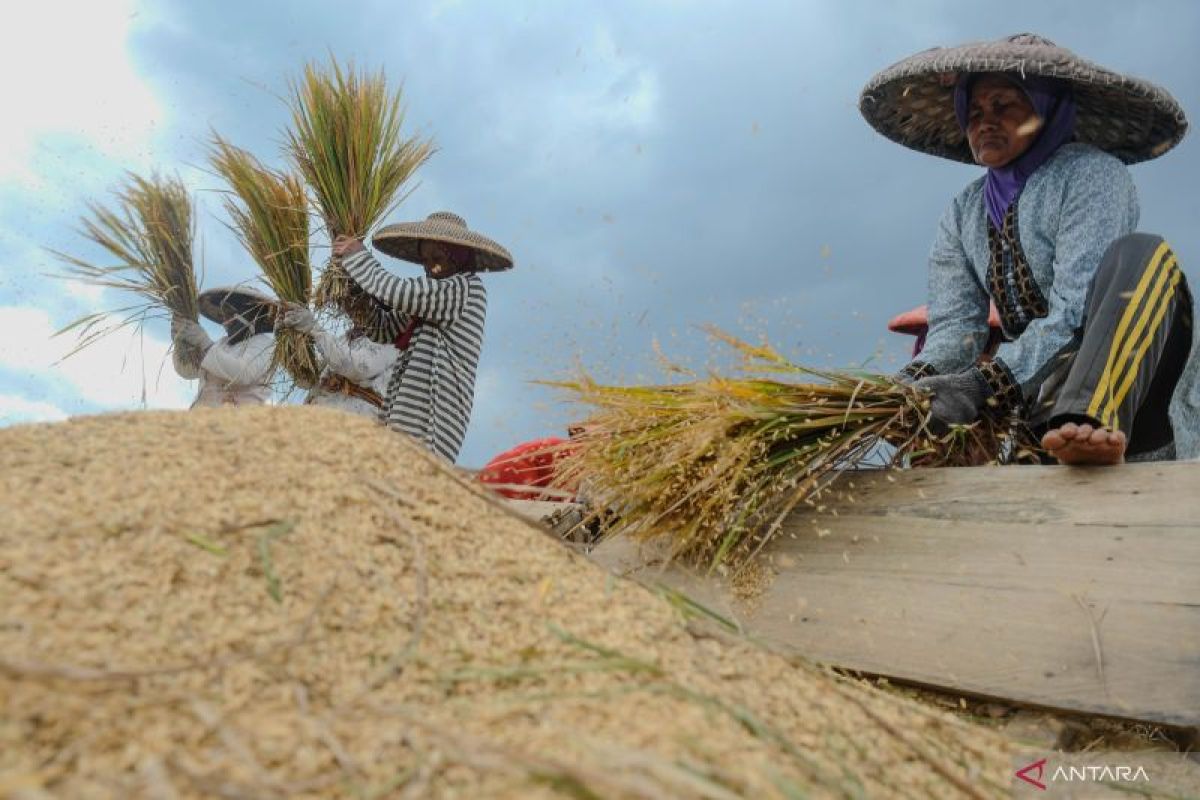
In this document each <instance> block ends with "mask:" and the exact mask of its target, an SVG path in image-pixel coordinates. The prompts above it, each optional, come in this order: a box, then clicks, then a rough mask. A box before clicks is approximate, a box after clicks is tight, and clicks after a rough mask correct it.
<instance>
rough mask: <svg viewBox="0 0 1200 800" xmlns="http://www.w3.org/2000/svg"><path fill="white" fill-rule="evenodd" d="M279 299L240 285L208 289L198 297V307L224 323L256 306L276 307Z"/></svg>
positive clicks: (202, 311)
mask: <svg viewBox="0 0 1200 800" xmlns="http://www.w3.org/2000/svg"><path fill="white" fill-rule="evenodd" d="M277 305H278V301H276V300H275V299H274V298H272V297H269V296H267V295H265V294H263V293H261V292H256V291H255V290H253V289H247V288H245V287H240V286H231V287H220V288H217V289H206V290H205V291H203V292H201V293H200V295H199V297H197V298H196V306H197V309H198V310H199V311H200V313H201V314H203V315H204V316H205V317H206V318H208V319H211V320H212V321H213V322H216V323H218V324H221V325H224V324H225V323H226V322H227V321H229V320H230V319H232V318H233V317H234V316H236V315H237V314H244V313H246V312H249V311H253V310H254V309H255V308H275V307H276V306H277Z"/></svg>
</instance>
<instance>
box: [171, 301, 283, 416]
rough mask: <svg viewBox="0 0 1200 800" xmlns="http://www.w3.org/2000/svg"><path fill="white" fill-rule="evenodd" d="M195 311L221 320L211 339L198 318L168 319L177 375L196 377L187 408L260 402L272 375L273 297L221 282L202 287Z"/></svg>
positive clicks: (265, 396) (265, 397) (268, 393)
mask: <svg viewBox="0 0 1200 800" xmlns="http://www.w3.org/2000/svg"><path fill="white" fill-rule="evenodd" d="M199 305H200V313H201V314H203V315H204V316H205V317H207V318H209V319H211V320H212V321H213V322H218V323H220V324H221V325H222V326H223V327H224V328H225V334H226V335H225V336H223V337H221V338H220V339H218V340H217V341H216V342H215V343H214V342H213V341H212V339H210V338H209V336H208V334H207V333H206V332H205V331H204V328H202V327H201V326H200V323H198V322H194V321H192V320H190V319H183V318H179V317H176V318H173V319H172V320H171V339H172V342H173V345H174V352H173V354H172V359H173V361H174V364H175V371H176V372H177V373H179V377H181V378H185V379H187V380H194V379H196V378H199V379H200V390H199V392H197V394H196V399H195V401H193V403H192V406H191V407H192V408H201V407H213V406H245V405H262V404H264V403H266V402H267V400H269V399H270V397H271V377H272V376H273V375H274V374H275V366H274V362H273V351H274V348H275V336H274V321H273V319H272V318H273V316H274V313H275V301H274V300H272V299H271V298H270V297H267V296H266V295H263V294H260V293H258V292H256V291H254V290H253V289H246V288H242V287H236V286H234V287H223V288H220V289H209V290H208V291H205V292H201V293H200V297H199Z"/></svg>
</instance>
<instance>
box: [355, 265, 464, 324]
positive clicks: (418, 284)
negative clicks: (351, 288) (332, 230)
mask: <svg viewBox="0 0 1200 800" xmlns="http://www.w3.org/2000/svg"><path fill="white" fill-rule="evenodd" d="M342 264H343V265H345V267H346V272H347V273H349V275H350V277H351V278H353V279H354V282H355V283H357V284H358V285H359V286H361V287H362V288H363V290H364V291H366V292H367V294H369V295H371V296H372V297H374V298H375V299H376V300H378V301H379V302H381V303H383V304H385V305H387V306H388V307H389V308H391V309H392V310H393V311H397V312H402V313H407V314H411V315H413V316H416V317H419V318H420V319H422V320H424V321H427V322H433V323H446V322H453V321H454V320H456V319H458V317H459V316H460V315H461V314H462V312H463V309H464V308H465V307H466V303H467V298H468V297H469V295H470V291H471V285H470V282H469V281H468V280H467V277H466V276H465V275H454V276H452V277H449V278H443V279H434V278H426V277H415V278H397V277H396V276H395V275H392V274H391V273H389V272H388V271H387V270H385V269H384V268H383V267H381V266H380V265H379V262H378V261H377V260H376V259H375V256H373V255H371V253H370V252H369V251H367V250H360V251H358V252H357V253H354V254H353V255H350V256H347V257H346V258H345V259H343V261H342ZM397 332H398V330H397Z"/></svg>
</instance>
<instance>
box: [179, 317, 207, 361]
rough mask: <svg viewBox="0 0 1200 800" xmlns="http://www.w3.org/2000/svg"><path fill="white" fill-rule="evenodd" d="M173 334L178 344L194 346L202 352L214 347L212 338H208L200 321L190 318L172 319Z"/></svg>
mask: <svg viewBox="0 0 1200 800" xmlns="http://www.w3.org/2000/svg"><path fill="white" fill-rule="evenodd" d="M171 335H172V337H173V338H174V339H175V341H176V342H177V343H178V344H184V345H187V346H188V347H194V348H196V349H197V350H199V351H200V352H201V353H205V352H207V351H208V348H210V347H212V339H210V338H208V334H207V333H205V331H204V328H202V327H200V323H199V322H194V321H192V320H190V319H180V320H178V322H177V321H176V320H174V319H172V320H171Z"/></svg>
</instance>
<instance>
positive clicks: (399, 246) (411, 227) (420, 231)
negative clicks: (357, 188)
mask: <svg viewBox="0 0 1200 800" xmlns="http://www.w3.org/2000/svg"><path fill="white" fill-rule="evenodd" d="M423 241H430V242H444V243H446V244H455V245H459V246H460V247H466V248H468V249H470V250H471V251H472V252H473V253H474V254H475V265H474V268H473V269H474V271H477V272H502V271H504V270H507V269H512V267H513V258H512V255H511V254H510V253H509V252H508V251H507V250H505V249H504V248H503V247H501V246H500V245H499V244H497V243H496V242H494V241H492V240H491V239H489V238H487V237H486V236H484V235H482V234H479V233H475V232H474V231H472V230H465V231H462V232H457V231H447V230H446V226H443V225H438V224H436V223H430V222H429V221H428V220H426V221H424V222H401V223H398V224H396V225H387V226H385V227H383V228H380V229H379V232H378V233H376V234H375V235H374V236H373V237H372V238H371V244H373V245H374V246H375V249H377V250H379V251H380V252H382V253H386V254H387V255H389V256H392V257H393V258H399V259H402V260H404V261H411V262H412V263H414V264H420V263H421V242H423Z"/></svg>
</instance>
